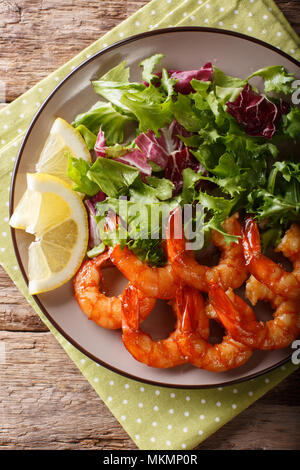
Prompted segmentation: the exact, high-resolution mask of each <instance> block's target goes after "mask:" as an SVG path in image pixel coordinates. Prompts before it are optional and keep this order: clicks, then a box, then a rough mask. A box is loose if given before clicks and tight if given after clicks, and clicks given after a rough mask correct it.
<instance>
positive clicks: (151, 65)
mask: <svg viewBox="0 0 300 470" xmlns="http://www.w3.org/2000/svg"><path fill="white" fill-rule="evenodd" d="M163 57H164V55H163V54H154V55H153V56H151V57H148V58H147V59H144V60H143V61H142V62H140V67H142V69H143V72H142V78H143V80H144V81H145V82H148V83H150V82H151V81H152V79H153V78H154V79H155V80H158V77H157V75H154V73H153V70H154V69H155V67H156V65H157V64H159V63H160V61H161V59H162V58H163Z"/></svg>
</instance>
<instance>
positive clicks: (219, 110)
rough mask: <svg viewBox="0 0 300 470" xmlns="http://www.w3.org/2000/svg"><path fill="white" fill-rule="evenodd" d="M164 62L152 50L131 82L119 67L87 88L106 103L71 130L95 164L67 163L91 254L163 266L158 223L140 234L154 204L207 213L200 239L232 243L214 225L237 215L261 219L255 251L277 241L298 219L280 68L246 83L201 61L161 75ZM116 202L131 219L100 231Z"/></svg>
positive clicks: (293, 136)
mask: <svg viewBox="0 0 300 470" xmlns="http://www.w3.org/2000/svg"><path fill="white" fill-rule="evenodd" d="M162 59H163V55H162V54H155V55H154V56H152V57H150V58H147V59H145V60H143V61H142V62H141V64H140V66H141V81H140V82H131V81H130V70H129V67H127V66H126V62H122V63H121V64H119V65H118V66H116V67H114V68H113V69H111V70H110V71H108V72H107V73H106V74H105V75H103V76H102V77H101V78H99V80H96V81H93V82H92V85H93V87H94V90H95V92H96V94H98V95H100V96H101V98H104V99H105V100H106V101H98V102H97V103H96V104H95V105H94V106H93V107H92V108H91V109H90V110H88V111H87V112H85V113H82V114H80V115H78V116H77V117H76V118H75V120H74V122H73V126H74V127H75V128H76V129H77V130H78V131H79V132H80V133H81V135H82V136H83V138H84V139H85V141H86V144H87V146H88V148H89V150H90V151H91V152H92V154H93V156H94V162H93V163H92V164H90V163H88V162H86V161H83V160H80V159H79V160H78V159H75V158H72V156H71V155H69V156H68V176H69V177H70V178H71V179H72V180H73V181H74V183H75V186H74V189H75V190H76V191H79V192H80V193H83V194H84V195H85V196H86V198H85V204H86V207H87V210H88V213H89V215H90V251H89V252H88V255H89V256H95V255H97V254H99V253H101V252H102V251H103V250H104V249H105V247H106V245H114V244H116V243H120V242H121V245H122V246H124V245H127V246H128V247H129V248H130V249H131V250H133V251H134V253H135V254H136V255H137V256H139V257H140V258H141V259H142V260H145V261H147V262H148V263H150V264H152V265H156V266H161V265H163V264H164V263H165V261H166V259H165V252H164V249H163V244H162V227H161V221H158V222H157V224H156V225H155V224H154V226H155V230H154V232H155V234H154V235H155V236H153V224H152V225H151V226H152V229H151V230H152V231H151V234H149V233H145V231H148V230H149V229H148V227H149V223H148V222H149V217H150V214H151V207H152V208H153V207H155V208H156V209H157V210H159V208H160V206H163V207H164V209H165V208H166V207H167V209H168V211H169V212H170V211H171V210H172V209H173V208H174V207H176V206H177V205H178V204H180V205H182V206H183V205H184V204H195V203H199V204H201V205H202V207H203V208H204V214H203V229H204V233H205V235H206V239H209V234H210V231H211V229H214V230H218V231H220V232H222V233H224V236H225V239H226V241H227V242H228V243H230V242H232V241H236V237H234V236H232V235H229V234H227V233H226V232H224V229H223V227H222V222H223V221H224V219H226V218H227V217H228V216H230V215H231V214H233V213H234V212H236V211H237V210H239V211H242V212H247V213H251V214H252V215H254V216H255V218H256V219H257V220H258V222H259V223H260V228H261V233H262V240H263V245H264V248H266V247H267V246H269V245H275V244H276V243H277V242H278V241H279V239H280V237H281V235H282V232H283V230H284V229H285V228H286V227H287V226H288V225H289V224H290V223H291V222H293V221H297V220H299V219H300V160H299V157H298V156H297V155H296V154H295V152H296V150H294V151H293V152H292V151H291V150H290V152H289V153H288V154H287V155H286V150H285V143H286V142H287V143H288V147H289V149H292V148H293V146H294V144H295V142H296V141H297V139H298V138H299V137H300V109H299V108H298V107H296V106H294V105H293V104H292V103H291V96H292V94H293V92H294V91H295V89H294V88H293V82H294V81H295V78H294V76H293V75H292V74H289V73H288V72H287V71H286V70H285V69H284V67H282V66H277V65H275V66H271V67H266V68H264V69H261V70H258V71H257V72H255V73H253V74H251V75H250V76H249V77H247V78H245V79H241V78H237V77H232V76H229V75H227V74H225V73H224V72H223V71H221V70H220V69H218V68H217V67H215V66H213V65H212V64H211V63H210V62H208V63H206V64H205V65H203V66H202V67H201V68H199V69H197V70H190V71H180V70H166V69H165V68H161V67H160V62H161V60H162ZM158 68H160V70H157V69H158ZM255 77H258V78H260V79H261V80H262V82H263V93H261V92H260V91H259V90H258V89H257V88H256V86H255V80H257V78H255ZM132 135H134V138H132ZM294 148H295V149H296V147H295V146H294ZM120 198H121V201H122V204H123V205H125V206H126V210H127V213H128V220H127V222H128V223H127V224H126V226H125V225H124V226H123V225H122V223H121V224H118V225H116V224H115V225H112V224H111V225H110V227H109V230H108V229H107V224H108V220H109V218H107V215H108V214H107V208H108V212H111V214H116V215H117V216H120V213H119V211H120ZM104 204H105V208H106V213H105V214H103V211H102V210H101V207H103V205H104ZM122 204H121V205H122ZM118 220H120V219H118ZM119 225H121V227H122V230H123V236H122V237H121V239H120V234H119V230H117V226H119ZM124 234H125V236H124Z"/></svg>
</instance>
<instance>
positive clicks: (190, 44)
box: [10, 28, 300, 388]
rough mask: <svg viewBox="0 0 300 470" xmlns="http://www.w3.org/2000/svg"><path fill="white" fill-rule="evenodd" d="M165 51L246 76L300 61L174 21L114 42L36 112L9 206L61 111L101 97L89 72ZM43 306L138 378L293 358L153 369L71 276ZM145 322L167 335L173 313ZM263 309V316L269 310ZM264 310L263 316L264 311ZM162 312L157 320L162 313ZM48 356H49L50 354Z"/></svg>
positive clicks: (178, 65)
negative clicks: (78, 291) (96, 318)
mask: <svg viewBox="0 0 300 470" xmlns="http://www.w3.org/2000/svg"><path fill="white" fill-rule="evenodd" d="M158 52H160V53H163V54H164V56H165V58H164V59H163V61H162V65H163V66H164V67H166V68H167V69H168V68H169V69H180V70H190V69H195V68H199V66H201V65H203V64H204V63H205V62H208V61H211V62H212V63H213V64H214V65H216V66H217V67H219V68H221V69H222V70H223V71H224V72H226V73H228V74H230V75H233V76H238V77H241V78H244V77H247V76H248V75H250V74H251V73H252V72H253V71H255V70H258V69H260V68H262V67H266V66H269V65H283V66H284V67H285V68H286V69H287V70H288V71H289V72H293V73H295V74H296V77H297V78H300V64H299V63H298V62H297V61H296V60H295V59H292V58H290V57H289V56H288V55H286V54H284V53H282V52H281V51H279V50H278V49H276V48H274V47H272V46H269V45H268V44H265V43H263V42H260V41H257V40H254V39H253V38H249V37H247V36H243V35H240V34H237V33H232V32H229V31H222V30H214V29H210V28H169V29H165V30H157V31H154V32H150V33H144V34H140V35H137V36H134V37H131V38H128V39H126V40H124V41H121V42H119V43H117V44H114V45H113V46H110V47H108V48H106V49H104V50H103V51H101V52H99V53H98V54H96V55H95V56H93V57H91V58H90V59H88V60H87V61H86V62H85V63H83V64H82V65H80V66H79V67H78V68H77V69H75V70H74V71H73V72H72V73H71V74H70V75H69V76H68V77H66V78H65V79H64V80H63V82H62V83H60V84H59V86H58V87H57V88H56V89H55V90H54V91H53V93H51V95H50V96H49V97H48V99H47V100H46V101H45V103H44V104H43V106H42V107H41V109H40V110H39V111H38V113H37V115H36V116H35V118H34V119H33V121H32V123H31V125H30V127H29V130H28V132H27V134H26V136H25V139H24V142H23V145H22V147H21V149H20V152H19V156H18V159H17V162H16V166H15V170H14V174H13V179H12V188H11V201H10V213H11V214H12V212H13V210H14V207H15V206H16V204H17V203H18V201H19V200H20V197H21V196H22V194H23V192H24V191H25V188H26V173H27V172H34V171H35V164H36V162H37V160H38V158H39V154H40V152H41V149H42V147H43V145H44V142H45V139H46V137H47V135H48V133H49V131H50V128H51V126H52V123H53V121H54V119H55V118H56V117H58V116H60V117H62V118H64V119H66V120H67V121H68V122H72V120H73V119H74V117H75V116H76V115H77V114H79V113H81V112H84V111H86V110H88V109H89V108H90V107H91V106H92V105H93V104H94V103H95V102H96V101H97V100H98V99H99V97H98V96H97V95H96V94H95V93H94V91H93V88H92V86H91V83H90V81H91V79H94V78H96V77H99V76H101V75H103V74H104V73H105V72H107V71H108V70H109V69H110V68H112V67H114V66H115V65H117V64H119V63H120V62H121V61H123V60H126V61H127V64H128V65H129V66H130V68H131V71H132V76H131V79H132V80H140V68H139V66H138V64H139V62H140V61H141V60H142V59H144V58H145V57H149V56H151V55H152V54H154V53H158ZM12 237H13V242H14V247H15V252H16V255H17V259H18V262H19V266H20V268H21V271H22V273H23V276H24V278H25V281H26V282H27V248H28V244H29V243H30V242H31V240H32V239H31V237H30V236H29V235H28V234H26V233H24V232H23V231H21V230H12ZM105 276H106V277H109V279H110V281H109V282H108V284H109V285H112V286H113V288H112V291H113V292H115V293H116V292H118V293H119V292H120V291H121V289H122V287H123V286H124V285H125V280H124V279H122V278H121V277H120V275H119V274H118V272H117V271H116V269H114V268H111V269H108V270H107V271H106V274H105ZM36 301H37V302H38V304H39V306H40V308H41V309H42V311H43V312H44V314H45V315H46V316H47V317H48V319H49V320H50V321H51V322H52V323H53V325H54V326H55V327H56V328H57V329H58V330H59V331H60V332H61V333H62V334H63V335H64V336H65V337H66V338H67V339H68V340H69V341H70V342H71V343H72V344H73V345H74V346H76V347H77V348H78V349H80V350H81V351H82V352H83V353H85V354H86V355H87V356H89V357H91V358H92V359H94V360H95V361H97V362H98V363H99V364H101V365H103V366H105V367H107V368H109V369H111V370H113V371H116V372H118V373H120V374H123V375H126V376H128V377H130V378H133V379H137V380H140V381H144V382H148V383H153V384H158V385H163V386H169V387H181V388H202V387H203V388H204V387H213V386H220V385H227V384H232V383H234V382H239V381H243V380H246V379H249V378H253V377H255V376H257V375H259V374H262V373H264V372H266V371H268V370H270V369H272V368H274V367H276V366H278V365H280V364H283V363H284V362H286V361H287V360H289V358H290V355H291V352H292V351H291V349H285V350H279V351H270V352H262V351H256V352H255V353H254V354H253V356H252V358H251V359H250V360H249V361H248V362H247V363H246V364H245V365H244V366H242V367H240V368H239V369H234V370H231V371H229V372H226V373H218V374H217V373H212V372H207V371H204V370H200V369H197V368H196V367H193V366H191V365H184V366H180V367H176V368H174V369H154V368H151V367H147V366H146V365H144V364H141V363H139V362H137V361H136V360H135V359H133V358H132V357H131V355H130V354H129V353H128V352H127V350H126V349H125V347H124V346H123V344H122V341H121V333H120V331H109V330H106V329H103V328H101V327H99V326H97V325H96V324H95V323H93V322H92V321H89V320H88V319H87V317H86V316H85V315H84V314H83V313H82V312H81V310H80V309H79V307H78V305H77V303H76V301H75V298H74V296H73V291H72V284H71V282H70V283H68V284H66V285H65V286H63V287H61V288H59V289H57V290H55V291H53V292H50V293H47V294H42V295H39V296H36ZM158 304H159V305H158V307H157V308H156V309H155V312H156V313H155V312H154V313H153V314H151V315H150V317H149V318H148V319H147V320H146V322H145V324H144V326H145V329H146V331H147V332H148V333H150V334H153V335H154V338H157V334H159V333H158V331H160V332H162V331H164V333H165V334H166V335H167V332H168V331H169V329H170V324H171V323H172V321H174V320H172V315H170V313H164V312H165V310H166V305H165V304H164V303H163V302H162V301H160V302H158ZM159 312H160V313H159ZM261 314H262V315H263V316H266V311H264V310H263V311H262V312H261ZM261 318H262V317H261ZM158 320H159V321H158ZM49 360H51V358H49Z"/></svg>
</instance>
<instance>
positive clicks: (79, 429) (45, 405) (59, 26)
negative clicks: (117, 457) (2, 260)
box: [0, 0, 300, 449]
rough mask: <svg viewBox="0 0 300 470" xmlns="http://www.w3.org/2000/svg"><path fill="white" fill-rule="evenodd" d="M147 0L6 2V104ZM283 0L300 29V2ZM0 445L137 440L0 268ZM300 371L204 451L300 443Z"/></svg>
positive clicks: (2, 63) (1, 68)
mask: <svg viewBox="0 0 300 470" xmlns="http://www.w3.org/2000/svg"><path fill="white" fill-rule="evenodd" d="M146 3H147V1H145V0H107V1H106V0H105V1H104V0H63V1H61V0H0V77H1V80H4V81H5V83H6V87H7V88H6V91H7V102H11V101H12V100H14V99H15V98H17V97H18V96H19V95H21V94H22V93H24V92H25V91H26V90H28V89H30V88H31V87H32V86H33V85H34V84H35V83H37V82H38V81H39V80H40V79H42V78H44V77H46V76H47V75H48V74H49V73H50V72H52V71H53V70H55V69H57V68H58V67H59V66H60V65H62V64H64V63H65V62H66V61H67V60H68V59H70V58H72V57H73V56H74V55H75V54H76V53H78V52H80V51H81V50H82V49H83V48H84V47H86V46H87V45H89V44H91V43H92V42H93V41H94V40H96V39H97V38H98V37H99V36H101V35H102V34H103V33H105V32H107V31H109V30H110V29H112V28H113V27H114V26H116V25H117V24H118V23H120V22H121V21H122V20H124V19H125V18H127V17H128V16H129V15H131V14H132V13H134V12H135V11H136V10H137V9H138V8H140V7H142V6H143V5H144V4H146ZM277 4H278V5H279V7H280V8H281V10H282V11H283V13H284V14H285V15H286V17H287V19H288V20H289V21H290V22H291V24H292V26H293V27H294V28H295V30H296V31H297V32H298V33H299V32H300V2H299V0H291V1H287V0H277ZM0 340H4V341H5V345H6V360H5V363H4V364H3V363H2V364H0V384H1V385H0V449H90V448H92V449H135V448H136V446H135V444H134V443H133V442H132V440H131V439H130V438H129V436H128V435H127V434H126V432H125V431H124V430H123V428H122V427H121V426H120V424H119V423H118V422H117V421H116V419H115V418H114V417H113V416H112V414H111V413H110V411H109V410H108V409H107V407H106V406H105V405H104V404H103V403H102V401H101V400H100V398H99V397H98V395H97V394H96V393H95V391H94V390H93V389H92V388H91V386H90V385H89V384H88V382H87V381H86V379H85V378H84V377H83V376H82V375H81V374H80V372H79V371H78V369H77V368H76V366H75V365H74V364H73V362H72V361H71V360H70V359H69V357H68V356H67V355H66V353H65V352H64V351H63V349H62V348H61V347H60V345H59V344H58V343H57V341H56V339H55V338H54V337H53V335H52V334H51V333H50V332H49V331H48V330H47V328H46V327H45V325H44V324H43V323H42V322H41V321H40V320H39V317H38V316H37V314H36V313H35V312H34V311H33V310H32V308H31V307H30V306H29V305H28V304H27V302H26V301H25V300H24V298H23V296H22V295H21V294H20V293H19V291H18V290H17V289H16V288H15V286H14V284H13V283H12V282H11V280H10V279H9V277H8V276H7V275H6V273H5V272H4V271H3V270H2V269H1V268H0ZM299 379H300V370H299V371H298V372H297V373H294V374H293V375H292V376H290V377H289V378H288V379H286V380H285V381H284V382H282V383H281V384H280V385H279V386H277V387H276V388H274V389H273V390H272V391H270V392H269V393H268V394H266V395H265V396H264V397H263V398H261V399H260V400H259V401H257V402H256V403H255V404H254V405H252V406H251V407H250V408H248V409H247V410H246V411H244V412H243V413H241V414H240V415H239V416H238V417H236V418H235V419H234V420H233V421H231V422H230V423H228V424H227V425H225V426H224V427H222V428H221V429H220V430H219V431H218V432H216V433H215V434H214V435H213V436H211V437H210V438H209V439H207V440H206V441H205V442H204V443H203V444H202V445H200V447H199V448H200V449H300V426H299V423H300V393H299V392H300V387H299Z"/></svg>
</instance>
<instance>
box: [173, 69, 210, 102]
mask: <svg viewBox="0 0 300 470" xmlns="http://www.w3.org/2000/svg"><path fill="white" fill-rule="evenodd" d="M169 74H170V77H171V78H175V80H177V82H176V84H175V87H174V89H175V91H176V92H177V93H182V94H183V95H188V94H189V93H193V92H194V91H195V90H194V89H193V88H192V85H191V81H192V80H193V79H195V80H201V81H203V82H208V81H210V82H211V81H213V75H214V71H213V66H212V63H211V62H207V63H206V64H205V65H203V67H201V68H200V69H198V70H185V71H180V70H169Z"/></svg>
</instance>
